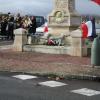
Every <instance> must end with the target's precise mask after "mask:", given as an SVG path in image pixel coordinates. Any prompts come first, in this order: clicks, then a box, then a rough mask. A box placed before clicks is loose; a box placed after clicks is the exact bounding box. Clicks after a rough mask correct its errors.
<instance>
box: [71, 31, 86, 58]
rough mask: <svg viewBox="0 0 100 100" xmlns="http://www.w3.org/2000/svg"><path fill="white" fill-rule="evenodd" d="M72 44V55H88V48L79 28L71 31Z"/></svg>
mask: <svg viewBox="0 0 100 100" xmlns="http://www.w3.org/2000/svg"><path fill="white" fill-rule="evenodd" d="M71 37H72V45H71V52H70V55H72V56H81V57H82V56H87V48H84V46H83V42H84V40H83V39H82V31H81V30H80V29H77V30H75V31H73V32H71Z"/></svg>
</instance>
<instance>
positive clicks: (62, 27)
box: [48, 0, 81, 35]
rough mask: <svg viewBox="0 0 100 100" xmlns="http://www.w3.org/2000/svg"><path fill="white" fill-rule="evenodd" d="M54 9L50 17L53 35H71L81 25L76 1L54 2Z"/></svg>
mask: <svg viewBox="0 0 100 100" xmlns="http://www.w3.org/2000/svg"><path fill="white" fill-rule="evenodd" d="M54 4H55V5H54V9H53V11H52V13H51V14H49V16H48V20H49V27H51V28H52V33H53V34H59V33H64V34H66V35H69V34H70V32H71V31H73V30H75V29H77V28H78V27H79V26H80V23H81V17H80V16H79V14H78V13H77V11H76V10H75V0H54Z"/></svg>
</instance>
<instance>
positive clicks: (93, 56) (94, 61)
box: [91, 36, 100, 67]
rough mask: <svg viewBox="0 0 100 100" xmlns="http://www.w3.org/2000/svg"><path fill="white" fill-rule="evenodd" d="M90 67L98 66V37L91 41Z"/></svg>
mask: <svg viewBox="0 0 100 100" xmlns="http://www.w3.org/2000/svg"><path fill="white" fill-rule="evenodd" d="M91 65H92V66H93V67H94V66H100V36H98V37H96V38H95V39H94V41H93V44H92V48H91Z"/></svg>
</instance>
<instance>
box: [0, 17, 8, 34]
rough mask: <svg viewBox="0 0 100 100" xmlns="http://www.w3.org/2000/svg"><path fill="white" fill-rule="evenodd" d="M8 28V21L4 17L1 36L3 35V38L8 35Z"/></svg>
mask: <svg viewBox="0 0 100 100" xmlns="http://www.w3.org/2000/svg"><path fill="white" fill-rule="evenodd" d="M6 27H7V19H6V17H5V16H2V18H1V35H3V36H5V35H6V33H7V31H6Z"/></svg>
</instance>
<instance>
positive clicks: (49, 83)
mask: <svg viewBox="0 0 100 100" xmlns="http://www.w3.org/2000/svg"><path fill="white" fill-rule="evenodd" d="M39 84H40V85H44V86H49V87H58V86H64V85H67V84H65V83H62V82H57V81H46V82H40V83H39Z"/></svg>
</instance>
